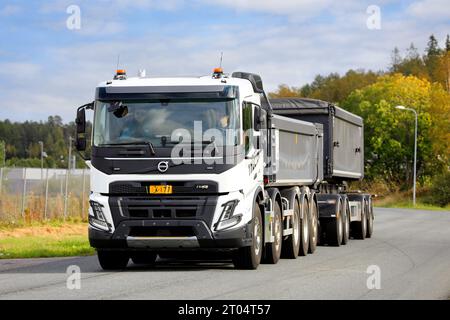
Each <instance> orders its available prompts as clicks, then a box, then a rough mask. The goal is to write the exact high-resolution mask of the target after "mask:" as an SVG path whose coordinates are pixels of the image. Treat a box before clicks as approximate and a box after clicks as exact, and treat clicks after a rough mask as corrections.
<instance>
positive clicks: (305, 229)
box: [298, 199, 310, 256]
mask: <svg viewBox="0 0 450 320" xmlns="http://www.w3.org/2000/svg"><path fill="white" fill-rule="evenodd" d="M301 210H302V212H303V219H301V220H300V240H301V242H300V250H299V251H298V254H299V255H300V256H306V255H307V254H308V249H309V228H310V225H309V215H310V214H309V206H308V201H307V200H306V199H305V200H304V202H303V204H302V206H301Z"/></svg>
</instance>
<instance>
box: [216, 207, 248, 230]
mask: <svg viewBox="0 0 450 320" xmlns="http://www.w3.org/2000/svg"><path fill="white" fill-rule="evenodd" d="M238 202H239V200H232V201H228V202H226V203H225V204H223V205H222V207H223V210H222V215H221V216H220V219H219V222H218V223H217V224H216V230H224V229H227V228H231V227H233V226H235V225H237V224H238V223H239V222H241V220H242V215H241V214H237V215H233V214H234V209H235V208H236V206H237V204H238Z"/></svg>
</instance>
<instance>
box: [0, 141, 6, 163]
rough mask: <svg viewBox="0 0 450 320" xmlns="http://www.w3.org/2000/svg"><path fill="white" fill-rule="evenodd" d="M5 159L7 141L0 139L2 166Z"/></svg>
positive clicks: (0, 161) (0, 160)
mask: <svg viewBox="0 0 450 320" xmlns="http://www.w3.org/2000/svg"><path fill="white" fill-rule="evenodd" d="M5 161H6V143H5V141H2V140H0V167H2V166H3V164H4V163H5Z"/></svg>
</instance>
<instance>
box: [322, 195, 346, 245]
mask: <svg viewBox="0 0 450 320" xmlns="http://www.w3.org/2000/svg"><path fill="white" fill-rule="evenodd" d="M341 206H342V202H340V203H339V208H338V211H337V212H336V217H335V218H329V219H326V220H324V222H325V233H326V242H327V243H328V245H330V246H336V247H339V246H340V245H341V243H342V234H343V231H344V230H343V215H342V211H341Z"/></svg>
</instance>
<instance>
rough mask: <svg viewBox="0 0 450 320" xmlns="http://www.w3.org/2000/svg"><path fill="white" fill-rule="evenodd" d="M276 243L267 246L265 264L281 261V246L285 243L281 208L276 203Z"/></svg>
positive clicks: (274, 206) (274, 207) (274, 224)
mask: <svg viewBox="0 0 450 320" xmlns="http://www.w3.org/2000/svg"><path fill="white" fill-rule="evenodd" d="M273 210H274V223H273V228H274V238H275V240H274V242H273V243H268V244H267V245H266V250H265V251H266V252H265V256H264V262H265V263H270V264H276V263H277V262H278V260H280V256H281V245H282V242H283V223H282V221H281V208H280V204H279V203H278V202H276V201H275V202H274V205H273Z"/></svg>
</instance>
